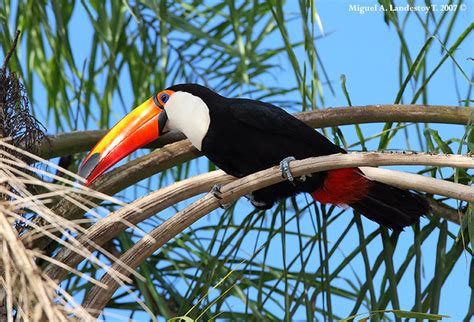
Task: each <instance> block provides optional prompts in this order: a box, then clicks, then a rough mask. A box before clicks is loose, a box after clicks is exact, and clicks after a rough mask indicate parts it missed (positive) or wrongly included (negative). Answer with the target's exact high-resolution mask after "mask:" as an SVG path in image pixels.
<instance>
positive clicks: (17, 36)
mask: <svg viewBox="0 0 474 322" xmlns="http://www.w3.org/2000/svg"><path fill="white" fill-rule="evenodd" d="M18 38H20V30H17V31H16V35H15V38H14V39H13V43H12V46H11V48H10V50H8V53H7V55H6V56H5V58H4V59H3V65H2V72H1V74H2V75H5V73H6V71H7V66H8V62H9V61H10V58H11V57H12V55H13V53H14V52H15V49H16V44H17V42H18Z"/></svg>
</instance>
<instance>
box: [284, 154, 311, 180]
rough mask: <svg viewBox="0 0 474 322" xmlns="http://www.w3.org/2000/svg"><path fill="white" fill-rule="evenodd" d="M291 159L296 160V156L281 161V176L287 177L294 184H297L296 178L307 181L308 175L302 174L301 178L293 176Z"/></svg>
mask: <svg viewBox="0 0 474 322" xmlns="http://www.w3.org/2000/svg"><path fill="white" fill-rule="evenodd" d="M291 161H296V159H295V157H286V158H284V159H283V160H281V161H280V171H281V176H282V177H283V178H285V179H287V180H288V181H290V182H291V183H292V184H293V185H295V180H297V181H300V182H305V181H306V176H301V177H299V178H295V177H294V176H293V174H292V173H291V170H290V162H291Z"/></svg>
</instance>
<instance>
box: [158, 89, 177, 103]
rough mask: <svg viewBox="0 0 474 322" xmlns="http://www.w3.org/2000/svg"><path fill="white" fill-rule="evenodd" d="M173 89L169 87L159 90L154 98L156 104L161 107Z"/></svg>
mask: <svg viewBox="0 0 474 322" xmlns="http://www.w3.org/2000/svg"><path fill="white" fill-rule="evenodd" d="M173 93H174V92H173V91H172V90H169V89H165V90H164V91H161V92H159V93H158V94H157V95H156V96H155V98H154V100H155V103H156V104H157V105H160V106H161V107H162V108H163V107H164V106H165V104H166V102H168V101H169V99H170V97H171V95H173Z"/></svg>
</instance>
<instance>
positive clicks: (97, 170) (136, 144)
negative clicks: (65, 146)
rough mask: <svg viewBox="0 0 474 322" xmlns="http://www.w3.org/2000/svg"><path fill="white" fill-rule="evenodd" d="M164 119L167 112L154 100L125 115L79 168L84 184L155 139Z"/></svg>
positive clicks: (161, 129) (163, 125)
mask: <svg viewBox="0 0 474 322" xmlns="http://www.w3.org/2000/svg"><path fill="white" fill-rule="evenodd" d="M167 119H168V118H167V115H166V111H165V110H164V108H163V105H161V104H160V103H159V101H158V100H157V99H156V97H152V98H150V99H148V100H147V101H146V102H144V103H143V104H141V105H140V106H138V107H137V108H136V109H134V110H133V111H132V112H130V113H129V114H128V115H127V116H125V117H124V118H123V119H122V120H121V121H120V122H119V123H117V124H116V125H115V126H114V127H113V128H112V129H111V130H110V131H109V132H108V133H107V134H106V135H105V136H104V137H103V138H102V140H100V141H99V143H97V145H96V146H95V147H94V148H93V149H92V151H91V152H89V155H88V156H87V157H86V158H85V159H84V161H83V162H82V164H81V166H80V167H79V175H80V176H81V177H83V178H85V179H86V180H87V181H86V185H87V186H88V185H90V184H91V183H92V182H93V181H94V180H95V179H96V178H97V177H98V176H100V175H101V174H102V173H104V172H105V171H107V169H109V168H110V167H112V166H113V165H114V164H116V163H117V162H119V161H120V160H122V159H123V158H125V157H126V156H127V155H129V154H130V153H132V152H133V151H135V150H137V149H139V148H141V147H143V146H144V145H146V144H148V143H150V142H152V141H154V140H156V139H157V138H158V137H159V136H160V134H161V133H162V131H163V128H164V127H165V124H166V121H167Z"/></svg>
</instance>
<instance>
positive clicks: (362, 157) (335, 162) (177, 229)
mask: <svg viewBox="0 0 474 322" xmlns="http://www.w3.org/2000/svg"><path fill="white" fill-rule="evenodd" d="M379 165H431V166H449V167H460V168H474V158H472V157H468V156H455V155H430V154H401V153H375V152H371V153H351V154H336V155H330V156H323V157H317V158H309V159H305V160H301V161H294V162H292V163H291V165H290V168H291V171H292V172H293V174H294V175H295V176H302V175H305V174H309V173H313V172H317V171H327V170H331V169H337V168H345V167H358V166H379ZM374 175H376V174H374V173H372V176H374ZM417 177H421V178H425V177H423V176H417ZM421 178H418V179H417V182H411V184H410V186H411V188H413V189H416V190H419V191H430V192H431V193H436V194H441V195H444V194H450V193H451V192H452V191H453V190H457V192H458V193H459V192H460V191H462V190H464V191H465V192H464V193H460V195H464V196H468V197H469V196H470V197H469V198H471V199H472V196H473V195H474V188H472V187H468V186H463V185H459V184H454V183H453V184H452V185H455V186H457V189H454V186H452V185H450V187H449V189H448V190H446V189H444V188H443V187H441V188H440V189H439V190H436V191H434V190H433V182H432V180H431V179H432V178H426V179H428V180H427V181H423V180H422V179H421ZM283 180H284V179H283V178H282V177H281V174H280V169H279V167H278V166H275V167H272V168H269V169H267V170H263V171H260V172H257V173H254V174H252V175H249V176H247V177H244V178H241V179H238V180H235V181H233V182H231V183H229V184H227V185H225V186H223V187H222V188H221V192H222V194H221V197H222V199H221V200H218V199H217V198H216V197H215V196H214V195H212V194H211V193H208V194H207V195H206V196H205V197H203V198H201V199H199V200H198V201H196V202H194V203H193V204H191V205H190V206H189V207H187V208H185V209H184V210H182V211H180V212H178V213H177V214H175V215H174V216H173V217H171V218H170V219H168V220H167V221H165V222H164V223H163V224H161V225H160V226H158V227H157V228H155V229H154V230H153V231H152V232H151V233H150V234H149V236H146V237H145V238H143V239H141V240H140V241H139V242H138V243H136V244H135V245H134V246H133V247H132V248H130V249H129V250H128V251H127V252H126V253H125V254H124V255H123V256H122V257H121V258H120V259H121V262H122V263H124V264H126V265H127V266H128V267H129V268H136V267H137V266H138V265H139V264H140V263H141V262H143V261H144V260H145V259H146V258H148V257H149V256H150V255H151V254H153V253H154V252H155V251H156V250H157V249H159V248H160V247H161V246H163V245H164V244H165V243H166V242H168V241H169V240H170V239H172V238H174V237H175V236H177V235H178V234H179V233H181V232H182V231H183V230H184V229H186V228H188V227H189V226H190V225H191V224H193V223H194V222H196V221H197V220H198V219H200V218H202V217H203V216H205V215H206V214H208V213H209V212H211V211H213V210H215V209H216V208H217V207H219V204H220V202H223V203H229V202H233V201H235V200H236V199H237V198H239V197H240V196H242V195H245V194H248V193H250V192H252V191H255V190H258V189H261V188H264V187H266V186H269V185H272V184H276V183H278V182H281V181H283ZM435 180H436V179H435ZM438 181H442V180H437V182H438ZM436 186H438V184H436V185H435V187H436ZM112 270H118V271H119V272H120V273H122V274H127V271H126V270H124V268H123V267H121V266H120V265H118V264H115V265H113V268H112ZM101 283H103V284H106V285H107V288H106V289H104V288H101V287H93V288H92V289H91V291H90V293H89V294H88V295H87V297H86V299H85V300H84V303H83V307H84V308H86V309H91V310H92V311H94V312H100V311H101V310H102V309H103V308H104V307H105V305H106V304H107V302H108V301H109V299H110V298H111V297H112V295H113V293H114V292H115V291H116V290H117V288H118V287H119V284H118V283H117V282H116V281H115V280H114V279H113V277H112V276H110V275H108V274H106V275H104V276H103V277H102V279H101Z"/></svg>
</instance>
